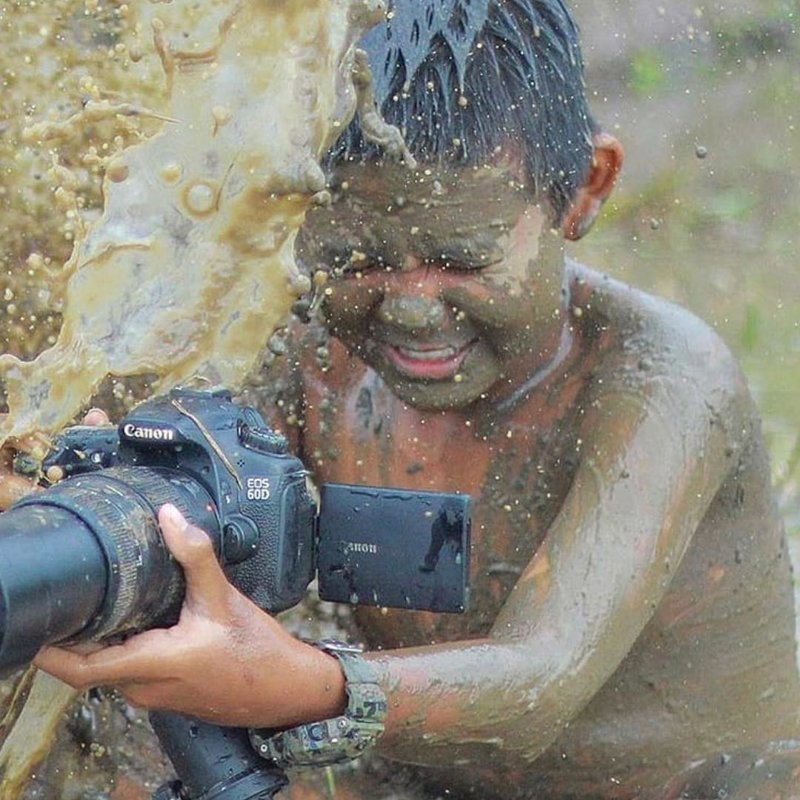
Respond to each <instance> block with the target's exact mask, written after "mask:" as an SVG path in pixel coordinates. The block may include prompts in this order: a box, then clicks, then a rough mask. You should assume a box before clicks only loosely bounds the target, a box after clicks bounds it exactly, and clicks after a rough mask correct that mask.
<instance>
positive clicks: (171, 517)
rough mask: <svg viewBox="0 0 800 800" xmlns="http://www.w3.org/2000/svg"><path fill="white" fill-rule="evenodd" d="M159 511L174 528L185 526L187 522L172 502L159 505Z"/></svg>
mask: <svg viewBox="0 0 800 800" xmlns="http://www.w3.org/2000/svg"><path fill="white" fill-rule="evenodd" d="M161 513H162V514H163V515H164V521H165V522H169V523H170V524H171V525H174V526H175V527H176V528H185V527H186V526H187V524H188V523H187V522H186V519H185V518H184V516H183V514H181V512H180V511H178V509H177V508H176V507H175V506H174V505H172V503H167V504H166V505H163V506H161Z"/></svg>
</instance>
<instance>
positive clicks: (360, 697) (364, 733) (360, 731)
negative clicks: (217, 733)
mask: <svg viewBox="0 0 800 800" xmlns="http://www.w3.org/2000/svg"><path fill="white" fill-rule="evenodd" d="M312 644H313V645H314V646H315V647H318V648H319V649H320V650H322V651H324V652H325V653H328V654H329V655H332V656H334V657H335V658H337V659H338V660H339V663H340V664H341V666H342V672H344V677H345V681H346V691H347V708H346V709H345V712H344V714H343V715H342V716H341V717H334V718H333V719H326V720H322V721H321V722H310V723H307V724H306V725H299V726H298V727H296V728H290V729H289V730H286V731H281V732H280V733H275V732H274V731H268V730H256V729H253V730H251V731H250V742H251V744H252V745H253V747H254V748H255V750H256V752H257V753H258V754H259V755H261V756H263V757H264V758H266V759H268V760H269V761H272V762H273V763H274V764H276V765H277V766H280V767H313V766H327V765H329V764H338V763H340V762H343V761H351V760H352V759H354V758H358V757H359V756H361V755H363V754H364V752H365V751H366V750H368V749H369V748H370V747H371V746H372V745H373V744H374V743H375V741H376V740H377V739H378V737H379V736H380V735H381V734H382V733H383V727H384V721H385V720H386V711H387V705H386V695H385V694H384V693H383V690H382V689H381V687H380V686H379V685H378V682H377V676H376V674H375V671H374V669H373V668H372V666H371V664H370V663H369V662H368V661H366V660H365V659H364V658H362V657H361V648H360V647H358V646H356V645H351V644H347V643H345V642H338V641H334V640H329V639H326V640H323V641H320V642H313V643H312Z"/></svg>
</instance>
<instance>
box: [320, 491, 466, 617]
mask: <svg viewBox="0 0 800 800" xmlns="http://www.w3.org/2000/svg"><path fill="white" fill-rule="evenodd" d="M321 494H322V498H321V503H320V508H321V511H320V517H319V564H318V570H319V594H320V597H321V598H322V599H323V600H330V601H333V602H338V603H351V604H360V605H371V606H388V607H392V608H407V609H416V610H421V611H437V612H452V613H460V612H463V611H464V610H465V609H466V606H467V594H468V588H467V578H468V575H469V533H470V499H469V497H468V496H466V495H455V494H442V493H438V492H410V491H401V490H399V489H378V488H372V487H366V486H347V485H343V484H326V485H325V486H323V487H322V493H321Z"/></svg>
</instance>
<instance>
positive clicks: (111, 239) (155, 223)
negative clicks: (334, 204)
mask: <svg viewBox="0 0 800 800" xmlns="http://www.w3.org/2000/svg"><path fill="white" fill-rule="evenodd" d="M383 13H384V4H383V2H382V0H308V2H304V3H286V2H285V1H284V0H209V2H205V3H202V4H200V3H196V2H192V1H191V0H173V2H169V0H167V2H164V0H152V2H145V0H138V2H135V3H132V4H130V5H127V4H125V3H121V2H111V3H109V4H108V5H107V6H100V5H99V4H98V3H97V2H96V0H83V1H81V0H55V2H53V3H50V4H44V3H36V2H19V1H17V2H11V3H9V4H6V5H4V6H3V8H2V9H0V31H2V33H3V34H4V38H6V39H8V40H9V47H7V48H6V49H5V56H0V59H2V62H3V63H2V64H0V66H1V67H2V68H3V75H4V80H5V83H4V86H5V87H6V88H8V89H9V91H8V92H7V97H8V98H9V100H10V102H9V103H8V105H7V106H6V109H4V110H3V112H0V157H2V159H3V161H4V166H5V167H6V168H5V170H4V176H5V181H4V185H3V186H2V191H0V210H1V211H2V213H3V216H4V218H5V219H4V221H5V222H6V225H5V226H4V227H5V229H6V230H5V232H4V233H3V234H2V239H1V240H0V247H1V249H2V252H1V253H0V256H2V261H3V264H4V267H5V271H6V275H5V276H4V283H5V288H4V291H3V297H4V300H5V302H6V303H7V306H6V319H5V321H4V326H3V327H4V330H3V333H4V334H5V336H6V338H7V348H6V353H5V355H3V356H2V357H0V374H2V376H3V377H4V379H5V384H6V390H7V402H8V406H9V412H10V413H9V415H8V417H7V418H6V419H5V421H4V422H3V424H2V425H1V426H0V443H2V442H4V441H6V440H7V439H10V438H11V439H14V438H19V437H21V436H24V435H25V434H27V433H30V432H34V431H46V432H49V431H54V430H56V429H58V428H60V427H61V426H63V425H64V424H65V423H67V422H69V421H70V420H71V419H72V418H73V417H74V416H75V415H76V414H77V413H78V412H79V410H80V409H81V408H82V406H83V405H84V404H85V403H86V402H87V401H88V400H89V399H90V397H91V396H92V394H93V393H94V391H95V390H96V388H97V386H98V385H99V384H100V382H101V381H102V380H103V379H104V378H105V377H106V376H107V375H116V376H127V375H140V374H148V375H156V376H157V383H156V384H155V385H154V386H153V387H152V388H153V389H155V390H157V391H158V390H161V391H163V390H166V389H168V388H169V387H171V386H174V385H177V384H179V383H182V384H187V383H191V382H200V383H205V384H209V383H210V384H225V385H227V386H229V387H231V388H234V389H235V388H238V387H239V386H240V384H241V382H242V380H243V379H244V377H245V376H246V374H247V372H248V371H249V370H250V369H251V367H252V366H253V364H254V361H255V360H256V357H257V355H258V353H259V352H260V350H261V348H262V347H263V344H264V343H265V341H266V340H267V338H268V337H269V335H270V334H271V332H272V331H273V330H274V329H275V328H276V327H277V326H279V325H280V324H281V322H282V321H283V320H284V318H285V317H286V316H287V314H288V312H289V310H290V308H291V305H292V303H293V301H294V300H295V299H296V298H297V297H298V296H299V295H300V294H302V293H304V292H306V291H308V289H309V288H310V280H309V277H308V276H304V275H301V274H300V272H299V270H298V268H297V266H296V264H295V262H294V257H293V255H294V254H293V250H294V240H295V236H296V234H297V231H298V229H299V227H300V225H301V224H302V222H303V219H304V216H305V213H306V211H307V209H308V208H309V207H310V205H311V204H312V203H313V202H315V201H316V202H324V201H325V191H324V190H325V179H324V176H323V173H322V172H321V170H320V168H319V166H318V160H319V158H320V157H321V155H322V154H323V153H324V152H325V150H326V149H327V148H328V147H329V146H330V144H331V143H332V141H333V140H334V139H335V138H336V136H337V135H338V133H339V132H340V131H342V130H343V129H344V128H345V127H346V125H347V124H348V122H349V121H350V119H351V118H352V116H353V115H354V114H355V112H356V110H357V108H360V110H363V111H364V113H363V114H362V127H363V128H364V129H365V134H366V135H368V136H369V137H370V138H374V140H375V141H377V142H378V143H380V144H382V145H384V146H385V147H386V148H387V150H388V151H390V152H393V153H395V154H396V155H398V156H402V157H406V158H409V159H410V156H408V153H407V151H406V150H405V146H404V145H403V143H402V139H401V138H400V135H399V133H398V132H397V131H396V130H395V129H393V128H389V127H388V126H386V125H384V124H383V123H382V122H381V121H380V120H379V119H378V118H377V115H376V114H375V112H374V105H373V100H372V94H371V80H370V76H369V74H368V70H367V67H366V62H365V60H364V59H363V58H361V57H360V56H359V54H358V53H357V51H356V50H355V48H354V43H355V42H356V41H357V40H358V39H359V38H360V36H361V35H362V34H363V33H364V31H365V30H367V29H368V28H369V27H370V26H371V25H372V24H374V23H376V22H378V21H379V20H380V19H381V18H382V15H383ZM28 53H35V55H34V56H30V55H28ZM34 61H35V62H36V63H35V66H36V67H37V68H38V69H37V73H36V74H37V75H38V77H36V78H33V79H32V80H28V82H27V83H26V81H25V80H24V79H23V73H24V72H25V70H26V69H27V68H28V67H29V66H32V65H33V63H34ZM71 71H72V72H74V76H73V77H74V83H73V85H72V91H73V93H74V89H75V88H78V90H79V91H80V93H81V100H80V106H79V108H77V109H76V108H75V105H74V102H73V103H71V102H70V101H69V90H68V89H67V88H65V87H66V82H65V79H64V77H63V74H64V73H70V72H71ZM97 74H102V75H103V77H104V82H105V81H107V83H105V86H101V81H100V80H98V79H96V78H95V77H94V76H95V75H97ZM34 98H35V102H34ZM34 106H38V107H39V108H46V109H48V110H49V117H48V118H47V119H46V120H43V121H38V122H36V123H33V117H34V115H35V111H36V108H35V107H34ZM66 112H68V113H66ZM21 119H25V121H26V123H27V124H23V123H21V121H20V120H21ZM23 128H24V130H23ZM45 177H47V178H48V179H49V183H50V184H51V185H50V186H48V185H47V184H48V181H47V180H44V178H45ZM101 207H102V210H101ZM16 223H19V224H16ZM69 245H72V250H71V255H70V256H69V257H68V258H67V260H66V264H65V266H64V267H63V269H61V270H59V269H57V268H54V266H53V265H54V264H58V263H59V253H61V252H62V251H64V250H66V249H68V246H69ZM37 282H38V285H39V286H40V289H39V290H38V293H37V297H36V298H32V297H30V296H29V295H28V293H26V292H25V289H26V287H31V286H36V285H37ZM59 321H60V323H61V325H60V332H59V333H58V336H57V338H56V337H55V334H54V331H55V330H56V329H57V327H58V323H59ZM51 331H52V333H51ZM15 339H16V341H15ZM26 340H27V341H26ZM45 344H50V345H52V346H51V347H49V348H48V349H45V350H44V351H42V352H39V355H38V356H37V357H36V358H35V359H34V360H33V361H27V362H26V361H23V360H22V358H21V357H24V356H29V355H32V354H34V353H36V352H38V351H39V350H41V346H43V345H45ZM17 689H18V691H16V693H15V694H14V696H13V698H11V699H10V702H7V706H6V709H5V714H4V717H3V720H2V730H0V740H2V743H3V744H2V749H0V775H2V785H0V800H13V799H14V798H17V797H19V795H20V792H21V791H22V788H23V787H24V785H25V783H26V781H27V779H28V776H29V774H30V772H31V770H32V768H33V766H34V765H35V764H36V762H37V761H38V760H39V759H40V758H41V757H42V756H43V755H44V754H46V753H47V751H48V750H49V748H50V745H51V741H52V738H53V736H54V735H55V733H54V731H55V729H56V724H57V722H58V720H59V719H60V717H61V715H62V713H63V711H64V710H65V709H66V708H67V706H68V705H69V704H70V702H71V701H72V699H73V698H74V693H73V692H72V690H70V689H68V688H67V687H65V686H63V685H61V684H58V682H54V681H52V680H48V679H47V678H46V676H44V675H36V676H35V678H32V673H29V674H28V675H27V677H26V678H24V679H23V680H22V683H21V684H19V685H18V687H17Z"/></svg>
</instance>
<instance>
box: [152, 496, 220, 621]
mask: <svg viewBox="0 0 800 800" xmlns="http://www.w3.org/2000/svg"><path fill="white" fill-rule="evenodd" d="M158 522H159V525H160V526H161V534H162V535H163V537H164V541H165V542H166V544H167V547H168V548H169V551H170V553H172V555H173V556H174V557H175V560H176V561H177V562H178V563H179V564H180V565H181V567H183V573H184V576H185V577H186V598H185V600H184V604H185V605H186V606H187V607H189V608H191V609H192V610H193V611H198V612H200V613H205V614H209V615H212V614H213V611H214V609H218V610H221V609H222V607H223V606H224V605H225V598H226V596H227V594H228V592H229V591H230V584H229V583H228V579H227V578H226V577H225V573H224V572H223V571H222V567H220V565H219V561H217V557H216V555H215V554H214V547H213V545H212V543H211V539H210V538H209V536H208V534H207V533H205V532H204V531H202V530H201V529H200V528H198V527H197V526H195V525H192V524H190V523H189V522H188V521H187V519H186V517H184V516H183V514H181V512H180V511H179V510H178V509H177V508H176V507H175V506H173V505H172V504H170V503H168V504H167V505H164V506H162V507H161V509H160V510H159V512H158Z"/></svg>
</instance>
